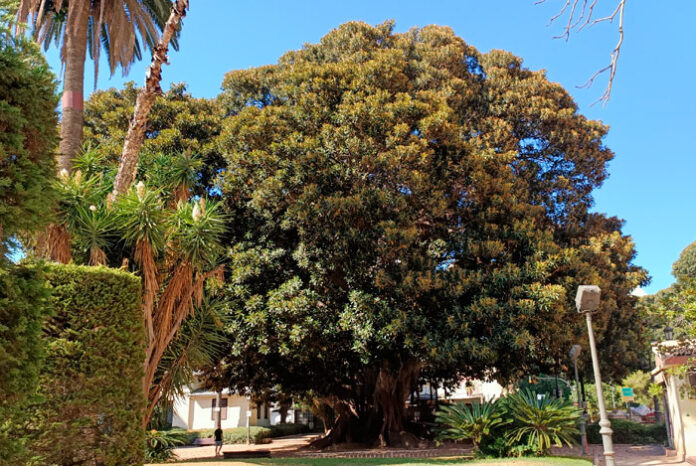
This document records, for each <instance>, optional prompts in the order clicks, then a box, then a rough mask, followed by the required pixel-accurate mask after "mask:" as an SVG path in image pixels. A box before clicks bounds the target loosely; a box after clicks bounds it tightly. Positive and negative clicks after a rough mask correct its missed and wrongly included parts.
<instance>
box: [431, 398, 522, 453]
mask: <svg viewBox="0 0 696 466" xmlns="http://www.w3.org/2000/svg"><path fill="white" fill-rule="evenodd" d="M435 419H436V421H437V422H438V424H439V425H440V430H439V432H438V436H437V438H438V440H455V441H459V440H471V442H472V443H473V444H474V448H475V449H477V450H478V449H479V448H480V445H481V442H482V441H484V440H485V439H486V437H488V436H490V435H492V433H493V431H494V430H495V429H496V428H497V427H500V426H503V425H505V424H507V423H508V422H509V421H506V420H504V419H503V412H502V410H500V409H499V405H498V403H496V402H495V401H486V402H483V403H474V404H472V405H470V406H469V405H466V404H464V403H457V404H453V405H449V406H444V407H442V408H441V409H440V410H439V411H438V412H437V413H436V414H435Z"/></svg>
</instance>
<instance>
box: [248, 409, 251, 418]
mask: <svg viewBox="0 0 696 466" xmlns="http://www.w3.org/2000/svg"><path fill="white" fill-rule="evenodd" d="M247 417H251V410H249V409H247Z"/></svg>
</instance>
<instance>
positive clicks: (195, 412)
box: [172, 387, 295, 430]
mask: <svg viewBox="0 0 696 466" xmlns="http://www.w3.org/2000/svg"><path fill="white" fill-rule="evenodd" d="M221 400H222V401H221V403H220V405H221V407H222V409H221V411H220V417H221V424H222V428H223V429H230V428H233V427H246V425H247V424H246V415H247V411H249V412H250V416H249V425H252V426H271V425H276V424H278V423H280V420H281V417H280V407H279V406H278V405H277V403H274V404H269V403H260V404H256V403H254V402H252V401H250V400H249V399H247V397H245V396H240V395H238V394H236V393H233V392H230V390H229V389H225V390H223V391H222V396H221ZM216 403H217V393H216V392H213V391H208V390H203V389H195V388H193V389H191V388H189V387H186V388H185V389H184V394H183V396H181V397H178V398H175V399H174V403H173V413H172V427H179V428H181V429H186V430H201V429H215V427H216V424H215V411H216V410H215V408H216ZM285 422H295V411H294V410H292V409H289V410H288V411H287V416H286V418H285Z"/></svg>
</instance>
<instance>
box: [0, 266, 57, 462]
mask: <svg viewBox="0 0 696 466" xmlns="http://www.w3.org/2000/svg"><path fill="white" fill-rule="evenodd" d="M49 309H50V304H49V300H48V290H47V289H46V286H45V282H44V280H43V278H42V271H41V270H40V269H39V268H27V267H21V266H14V265H7V268H3V264H2V263H0V465H5V464H7V465H9V464H25V463H26V462H27V461H28V458H29V456H28V451H27V449H26V443H27V440H28V439H27V437H26V435H25V434H26V432H25V430H26V428H25V424H26V423H27V422H28V421H30V420H31V416H30V415H29V412H28V411H27V409H26V407H27V404H30V403H34V402H36V401H37V399H36V396H37V386H38V382H39V374H40V372H41V364H42V362H43V357H44V353H45V347H44V346H45V345H44V340H42V339H41V323H42V321H43V319H44V316H45V315H46V314H48V312H49Z"/></svg>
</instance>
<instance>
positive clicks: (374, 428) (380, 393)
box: [311, 361, 421, 448]
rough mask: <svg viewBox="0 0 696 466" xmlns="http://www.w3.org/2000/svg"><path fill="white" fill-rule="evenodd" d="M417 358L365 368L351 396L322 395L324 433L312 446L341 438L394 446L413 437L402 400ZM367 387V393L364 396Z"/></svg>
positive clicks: (417, 367) (416, 371)
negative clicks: (325, 427) (407, 429)
mask: <svg viewBox="0 0 696 466" xmlns="http://www.w3.org/2000/svg"><path fill="white" fill-rule="evenodd" d="M420 367H421V365H420V363H419V362H417V361H406V362H399V363H396V364H389V363H385V364H384V365H382V367H380V368H375V369H373V370H369V371H366V372H365V374H363V376H362V377H361V381H360V382H361V383H356V384H355V389H356V391H355V392H354V395H355V396H354V398H353V399H339V397H338V396H331V397H327V398H324V399H322V403H323V404H324V405H325V406H328V407H329V408H330V409H328V410H322V411H323V412H324V413H326V414H332V415H329V416H326V415H325V417H323V419H324V424H325V426H327V427H329V428H328V430H327V431H326V432H325V433H324V435H323V436H322V437H320V438H318V439H316V440H315V441H313V442H312V444H311V445H312V447H314V448H325V447H327V446H329V445H333V444H336V443H342V442H363V443H367V444H370V445H374V444H376V443H379V444H381V445H382V446H386V445H392V446H398V445H403V444H406V446H410V445H409V444H412V443H414V440H417V439H416V438H415V437H414V436H413V435H410V434H408V433H407V432H406V431H405V430H406V421H407V411H406V400H407V399H408V395H409V393H410V392H411V389H412V388H413V387H414V386H415V383H416V382H417V380H418V375H419V373H420ZM367 391H369V396H368V397H367V398H365V396H364V395H366V394H367V393H366V392H367Z"/></svg>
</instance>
